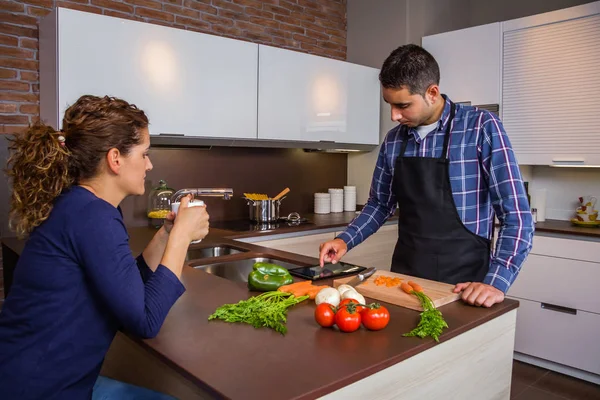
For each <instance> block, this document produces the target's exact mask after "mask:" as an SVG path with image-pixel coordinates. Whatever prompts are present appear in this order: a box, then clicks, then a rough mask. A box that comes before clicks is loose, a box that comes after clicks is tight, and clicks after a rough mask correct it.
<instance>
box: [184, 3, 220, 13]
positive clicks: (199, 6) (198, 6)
mask: <svg viewBox="0 0 600 400" xmlns="http://www.w3.org/2000/svg"><path fill="white" fill-rule="evenodd" d="M209 4H210V1H209ZM209 4H205V3H203V2H201V1H198V0H185V1H184V3H183V5H185V6H186V7H189V8H193V9H194V10H198V11H202V12H204V13H208V14H213V15H217V8H216V7H213V6H211V5H209Z"/></svg>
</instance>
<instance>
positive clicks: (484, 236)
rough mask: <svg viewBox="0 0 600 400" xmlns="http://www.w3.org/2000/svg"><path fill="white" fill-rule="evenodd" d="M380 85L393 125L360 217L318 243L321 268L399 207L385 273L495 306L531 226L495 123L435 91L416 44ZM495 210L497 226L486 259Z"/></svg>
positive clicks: (395, 55)
mask: <svg viewBox="0 0 600 400" xmlns="http://www.w3.org/2000/svg"><path fill="white" fill-rule="evenodd" d="M379 80H380V82H381V86H382V90H383V98H384V99H385V101H386V102H387V103H388V104H390V106H391V110H392V115H391V116H392V120H393V121H396V122H398V123H399V125H398V126H397V127H395V128H393V129H392V130H390V131H389V132H388V134H387V136H386V138H385V140H384V142H383V144H382V146H381V150H380V152H379V158H378V160H377V166H376V167H375V172H374V174H373V181H372V183H371V191H370V194H369V200H368V202H367V204H366V205H365V207H364V208H363V210H362V212H361V213H360V215H358V216H357V217H356V218H355V220H354V221H352V223H350V225H348V227H347V228H346V230H345V231H344V232H343V233H342V234H340V235H339V236H338V237H337V238H336V239H334V240H332V241H329V242H326V243H323V244H321V246H320V263H321V266H323V264H324V262H332V263H336V262H337V261H339V260H340V258H342V257H343V256H344V254H345V253H346V252H347V251H349V250H350V249H352V248H353V247H355V246H357V245H358V244H360V243H361V242H363V241H364V240H365V239H367V238H368V237H369V236H370V235H372V234H373V233H375V232H376V231H377V230H378V229H379V228H380V227H381V225H383V223H384V222H385V221H386V220H387V219H388V218H389V217H390V216H391V215H392V214H393V213H394V210H395V208H396V205H397V206H398V210H399V221H398V242H397V244H396V248H395V250H394V256H393V261H392V267H391V270H392V271H393V272H398V273H402V274H406V275H412V276H417V277H421V278H425V279H432V280H436V281H441V282H446V283H451V284H456V286H455V288H454V292H455V293H458V292H460V291H462V299H463V300H464V301H465V302H467V303H468V304H472V305H476V306H485V307H491V306H492V305H493V304H495V303H499V302H501V301H503V300H504V294H505V293H506V291H507V290H508V288H509V287H510V285H511V284H512V283H513V282H514V280H515V278H516V276H517V274H518V273H519V270H520V268H521V265H522V264H523V261H524V260H525V258H526V257H527V254H528V253H529V251H530V250H531V245H532V239H533V231H534V227H533V220H532V217H531V213H530V210H529V204H528V201H527V195H526V193H525V188H524V185H523V181H522V179H521V173H520V170H519V166H518V164H517V161H516V159H515V156H514V153H513V150H512V148H511V145H510V142H509V140H508V137H507V136H506V132H505V131H504V128H503V126H502V123H501V122H500V120H499V119H498V118H497V117H496V116H495V115H493V114H491V113H489V112H487V111H483V110H478V109H477V108H475V107H471V106H463V105H456V104H454V103H453V102H452V101H451V100H450V99H449V98H448V97H446V96H445V95H442V94H441V93H440V89H439V87H438V84H439V80H440V72H439V67H438V64H437V62H436V61H435V59H434V58H433V56H432V55H431V54H429V53H428V52H427V51H426V50H425V49H423V48H421V47H419V46H416V45H406V46H401V47H399V48H398V49H396V50H394V51H393V52H392V53H391V54H390V56H389V57H388V58H387V59H386V60H385V62H384V63H383V67H382V68H381V72H380V74H379ZM494 211H495V215H496V216H497V217H498V219H499V221H500V224H501V226H500V233H499V236H498V241H497V246H496V252H495V254H493V255H492V254H491V251H490V249H491V246H490V243H491V240H490V239H491V237H492V232H493V220H494Z"/></svg>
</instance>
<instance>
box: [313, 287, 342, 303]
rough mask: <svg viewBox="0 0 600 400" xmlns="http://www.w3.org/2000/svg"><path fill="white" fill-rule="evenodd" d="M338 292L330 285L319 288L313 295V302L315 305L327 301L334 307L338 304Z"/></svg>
mask: <svg viewBox="0 0 600 400" xmlns="http://www.w3.org/2000/svg"><path fill="white" fill-rule="evenodd" d="M340 300H341V299H340V292H338V291H337V290H336V289H334V288H332V287H327V288H323V289H321V290H319V293H317V296H316V297H315V303H316V304H317V305H319V304H321V303H328V304H331V305H332V306H334V307H337V306H338V305H339V304H340Z"/></svg>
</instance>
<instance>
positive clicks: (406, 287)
mask: <svg viewBox="0 0 600 400" xmlns="http://www.w3.org/2000/svg"><path fill="white" fill-rule="evenodd" d="M400 289H402V290H404V291H405V292H406V293H408V294H411V293H412V292H413V291H414V289H413V287H412V286H410V285H409V284H408V283H406V282H402V283H401V284H400Z"/></svg>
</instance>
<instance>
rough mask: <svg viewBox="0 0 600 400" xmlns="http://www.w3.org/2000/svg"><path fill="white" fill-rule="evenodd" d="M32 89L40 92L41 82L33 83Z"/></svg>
mask: <svg viewBox="0 0 600 400" xmlns="http://www.w3.org/2000/svg"><path fill="white" fill-rule="evenodd" d="M31 90H32V91H33V93H39V92H40V84H39V83H34V84H32V85H31Z"/></svg>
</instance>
